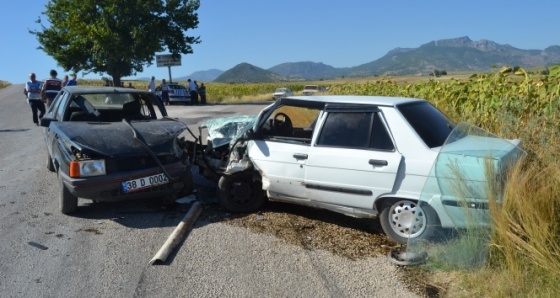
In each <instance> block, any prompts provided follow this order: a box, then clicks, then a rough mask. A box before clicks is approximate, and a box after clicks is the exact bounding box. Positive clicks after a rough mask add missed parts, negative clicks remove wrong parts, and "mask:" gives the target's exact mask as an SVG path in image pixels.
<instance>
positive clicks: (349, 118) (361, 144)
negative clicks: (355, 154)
mask: <svg viewBox="0 0 560 298" xmlns="http://www.w3.org/2000/svg"><path fill="white" fill-rule="evenodd" d="M317 145H318V146H331V147H343V148H354V149H376V150H393V149H394V145H393V143H392V141H391V138H390V136H389V134H388V133H387V130H386V129H385V126H384V125H383V123H382V121H381V118H380V117H379V115H378V114H377V113H374V112H331V113H329V114H328V115H327V119H326V120H325V124H324V125H323V128H322V131H321V133H320V135H319V138H318V140H317Z"/></svg>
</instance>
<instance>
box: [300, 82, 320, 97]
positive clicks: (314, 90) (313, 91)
mask: <svg viewBox="0 0 560 298" xmlns="http://www.w3.org/2000/svg"><path fill="white" fill-rule="evenodd" d="M325 91H326V90H325V88H324V87H319V86H317V85H305V86H304V87H303V90H302V91H301V94H302V95H305V96H311V95H317V94H319V93H322V92H325Z"/></svg>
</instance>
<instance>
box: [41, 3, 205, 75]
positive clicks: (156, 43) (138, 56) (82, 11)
mask: <svg viewBox="0 0 560 298" xmlns="http://www.w3.org/2000/svg"><path fill="white" fill-rule="evenodd" d="M199 6H200V1H199V0H79V1H78V0H51V1H49V3H48V4H47V5H46V7H45V8H46V11H45V12H43V13H42V14H43V15H45V16H46V18H47V20H48V23H49V24H50V27H46V26H45V25H44V24H43V23H42V21H41V18H39V20H38V21H37V22H38V23H39V24H41V28H42V30H36V31H30V32H31V34H34V35H36V36H37V40H38V41H39V43H40V44H41V46H40V47H39V49H42V50H43V51H45V52H46V53H47V54H48V55H50V56H52V57H53V58H54V59H55V60H56V61H57V62H58V64H59V65H60V66H62V67H63V68H64V69H65V70H66V71H70V70H71V71H73V72H79V71H84V72H86V73H88V72H95V73H106V74H108V75H109V76H111V77H112V78H113V82H114V83H115V84H120V79H121V78H122V77H125V76H130V75H135V74H136V73H137V72H142V71H143V69H144V65H148V66H149V65H151V64H152V62H153V61H154V58H155V54H156V53H157V52H162V51H164V50H166V49H167V50H168V51H169V52H170V53H171V54H173V55H180V54H191V53H193V50H192V47H191V45H192V44H198V43H200V37H192V36H186V34H185V33H186V31H188V30H189V29H194V28H197V26H198V14H197V13H196V11H197V9H198V8H199Z"/></svg>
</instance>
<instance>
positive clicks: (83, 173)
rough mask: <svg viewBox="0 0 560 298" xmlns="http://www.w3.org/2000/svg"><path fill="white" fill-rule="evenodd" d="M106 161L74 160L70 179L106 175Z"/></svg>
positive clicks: (71, 165)
mask: <svg viewBox="0 0 560 298" xmlns="http://www.w3.org/2000/svg"><path fill="white" fill-rule="evenodd" d="M105 174H106V171H105V160H104V159H100V160H79V161H78V160H73V161H71V162H70V177H72V178H79V177H91V176H101V175H105Z"/></svg>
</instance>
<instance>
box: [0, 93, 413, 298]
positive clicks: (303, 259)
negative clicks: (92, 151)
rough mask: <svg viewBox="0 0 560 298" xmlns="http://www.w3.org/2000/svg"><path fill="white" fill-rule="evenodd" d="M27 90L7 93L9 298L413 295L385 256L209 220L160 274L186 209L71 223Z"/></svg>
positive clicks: (2, 267)
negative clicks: (354, 254)
mask: <svg viewBox="0 0 560 298" xmlns="http://www.w3.org/2000/svg"><path fill="white" fill-rule="evenodd" d="M22 88H23V85H21V84H19V85H11V86H9V87H7V88H5V89H3V90H0V212H1V214H2V216H1V217H0V231H1V233H0V237H1V239H0V243H1V244H0V297H411V296H414V294H412V293H411V292H409V291H408V290H407V289H406V288H405V287H404V286H403V284H402V283H400V282H399V280H398V278H397V275H398V274H397V270H396V268H395V266H394V265H393V264H391V263H390V261H389V260H388V259H387V258H386V257H377V258H367V259H361V260H356V261H352V260H349V259H345V258H342V257H339V256H335V255H332V254H330V253H328V252H324V251H311V250H306V249H303V248H301V247H299V246H293V245H289V244H286V243H284V242H282V241H280V240H279V239H276V238H274V237H271V236H265V235H261V234H254V233H251V232H250V231H248V230H246V229H244V228H238V227H233V226H231V225H228V224H226V223H223V222H209V221H208V222H206V221H204V220H203V219H202V220H200V219H199V221H197V223H196V224H195V226H194V227H193V229H192V231H191V232H190V233H189V234H188V237H187V238H186V240H185V241H184V242H182V243H180V245H179V246H178V247H177V249H176V250H175V251H174V253H172V254H171V255H170V256H169V258H168V259H167V261H166V262H165V263H164V264H162V265H149V264H148V263H149V261H150V259H151V258H152V257H153V256H154V254H155V253H156V252H157V251H158V250H159V248H160V247H161V245H162V244H163V243H164V242H165V240H166V239H167V237H168V236H169V235H170V234H171V233H172V231H173V230H174V229H175V227H176V226H177V224H178V223H179V222H180V221H181V219H182V218H183V216H184V215H185V214H186V213H187V209H186V208H181V206H179V207H175V208H165V209H164V208H163V207H162V206H163V205H162V204H160V201H159V200H156V201H140V202H122V203H113V204H101V203H99V204H92V203H90V202H88V201H85V200H80V203H79V204H80V207H79V211H78V212H77V213H76V214H75V215H73V216H66V215H62V214H61V213H60V212H59V211H58V203H57V198H58V193H59V187H58V184H57V182H56V181H57V179H56V174H55V173H51V172H48V171H47V169H46V166H45V161H46V153H45V148H44V146H45V145H44V140H43V135H42V133H43V128H40V127H37V126H35V125H34V124H33V123H32V120H31V110H30V108H29V106H28V105H27V103H26V101H25V98H24V96H23V94H22V92H21V91H22ZM262 108H263V105H220V106H194V107H191V106H171V107H169V114H170V116H172V117H178V118H180V119H182V120H184V121H185V122H187V123H188V124H189V125H191V127H192V129H193V131H195V132H196V131H197V129H196V125H197V123H200V121H201V120H202V119H204V118H206V117H216V116H219V117H221V116H228V115H234V114H247V113H255V112H257V111H259V110H260V109H262ZM205 208H216V207H212V205H209V206H206V207H205Z"/></svg>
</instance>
